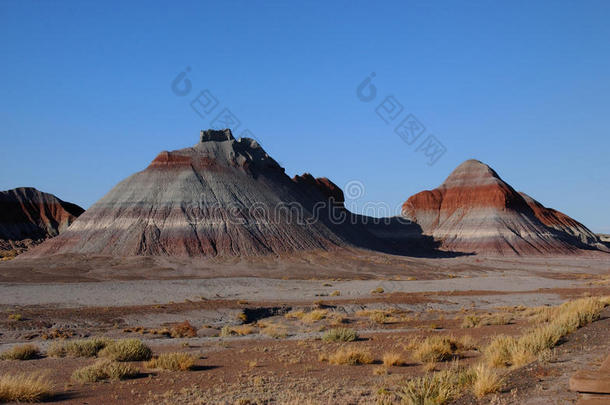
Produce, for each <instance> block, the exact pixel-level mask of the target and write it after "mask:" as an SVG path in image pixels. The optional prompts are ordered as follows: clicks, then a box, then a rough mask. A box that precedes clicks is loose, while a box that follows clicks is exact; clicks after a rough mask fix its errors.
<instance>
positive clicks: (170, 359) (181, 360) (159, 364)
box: [146, 352, 196, 371]
mask: <svg viewBox="0 0 610 405" xmlns="http://www.w3.org/2000/svg"><path fill="white" fill-rule="evenodd" d="M195 360H196V357H195V356H193V355H192V354H190V353H184V352H182V353H162V354H160V355H159V356H158V357H154V358H152V359H150V361H148V363H146V367H148V368H153V369H154V368H158V369H162V370H170V371H186V370H190V369H192V368H193V365H195Z"/></svg>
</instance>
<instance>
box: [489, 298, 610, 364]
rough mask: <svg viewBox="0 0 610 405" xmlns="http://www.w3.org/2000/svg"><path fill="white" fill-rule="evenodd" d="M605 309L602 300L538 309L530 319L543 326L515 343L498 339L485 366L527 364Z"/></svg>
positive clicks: (491, 345)
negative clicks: (532, 318)
mask: <svg viewBox="0 0 610 405" xmlns="http://www.w3.org/2000/svg"><path fill="white" fill-rule="evenodd" d="M606 305H608V304H606V303H605V301H604V299H599V298H581V299H578V300H574V301H570V302H566V303H564V304H562V305H559V306H557V307H545V308H537V309H536V310H535V311H532V314H533V315H532V314H531V315H530V316H533V317H534V318H535V319H536V321H537V322H538V323H543V324H542V325H540V326H537V327H535V328H533V329H532V330H530V331H529V332H528V333H526V334H524V335H523V336H521V337H519V338H517V339H515V338H512V337H507V336H497V337H496V338H495V339H494V340H492V342H491V343H490V344H489V345H488V346H487V347H486V348H485V350H484V353H485V358H486V361H487V364H488V365H490V366H493V367H502V366H515V367H519V366H522V365H525V364H528V363H530V362H532V361H533V360H535V359H536V358H537V357H538V356H539V355H540V354H541V353H543V352H545V351H546V350H548V349H551V348H552V347H554V346H555V345H556V344H557V343H558V342H559V340H560V339H562V338H563V337H564V336H566V335H568V334H570V333H572V332H573V331H575V330H576V329H578V328H581V327H583V326H585V325H587V324H588V323H590V322H593V321H594V320H596V319H598V318H599V315H600V313H601V311H602V309H603V308H604V307H605V306H606ZM524 312H527V311H524Z"/></svg>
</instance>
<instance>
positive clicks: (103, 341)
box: [47, 338, 111, 357]
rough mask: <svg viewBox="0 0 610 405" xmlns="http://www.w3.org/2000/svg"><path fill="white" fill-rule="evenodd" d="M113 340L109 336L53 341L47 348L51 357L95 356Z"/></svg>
mask: <svg viewBox="0 0 610 405" xmlns="http://www.w3.org/2000/svg"><path fill="white" fill-rule="evenodd" d="M110 342H111V340H110V339H107V338H93V339H79V340H73V341H58V342H53V343H51V345H50V346H49V349H48V350H47V355H48V356H51V357H95V356H97V354H98V353H99V351H100V350H102V349H103V348H105V347H106V346H107V345H108V344H109V343H110Z"/></svg>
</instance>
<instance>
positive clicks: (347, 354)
mask: <svg viewBox="0 0 610 405" xmlns="http://www.w3.org/2000/svg"><path fill="white" fill-rule="evenodd" d="M321 360H323V361H324V360H328V362H329V363H330V364H349V365H352V366H354V365H358V364H371V363H372V362H373V356H372V355H371V353H370V352H369V351H368V350H364V349H360V348H356V347H341V348H340V349H339V350H337V351H336V352H335V353H333V354H331V355H330V356H328V358H326V357H324V356H323V357H322V358H321Z"/></svg>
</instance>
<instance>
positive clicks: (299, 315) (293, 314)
mask: <svg viewBox="0 0 610 405" xmlns="http://www.w3.org/2000/svg"><path fill="white" fill-rule="evenodd" d="M304 316H305V311H303V310H298V311H290V312H288V313H287V314H285V315H284V317H285V318H287V319H302V318H303V317H304Z"/></svg>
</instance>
